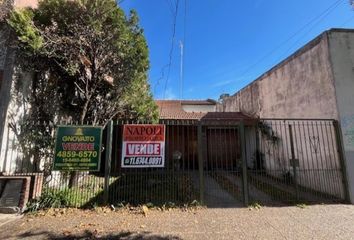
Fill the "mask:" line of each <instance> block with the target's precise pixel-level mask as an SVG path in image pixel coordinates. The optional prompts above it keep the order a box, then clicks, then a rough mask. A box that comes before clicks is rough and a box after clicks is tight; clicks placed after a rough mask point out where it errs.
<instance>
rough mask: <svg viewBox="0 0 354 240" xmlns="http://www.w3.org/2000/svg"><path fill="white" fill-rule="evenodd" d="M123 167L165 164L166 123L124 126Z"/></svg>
mask: <svg viewBox="0 0 354 240" xmlns="http://www.w3.org/2000/svg"><path fill="white" fill-rule="evenodd" d="M121 166H122V168H152V167H164V166H165V125H162V124H155V125H154V124H149V125H135V124H129V125H124V127H123V146H122V164H121Z"/></svg>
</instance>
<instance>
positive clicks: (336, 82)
mask: <svg viewBox="0 0 354 240" xmlns="http://www.w3.org/2000/svg"><path fill="white" fill-rule="evenodd" d="M353 93H354V30H353V29H331V30H329V31H326V32H324V33H322V34H321V35H320V36H318V37H317V38H315V39H314V40H312V41H311V42H310V43H308V44H307V45H306V46H304V47H303V48H301V49H300V50H298V51H297V52H295V53H294V54H293V55H291V56H290V57H288V58H287V59H285V60H284V61H282V62H281V63H279V64H278V65H276V66H275V67H273V68H272V69H271V70H269V71H268V72H266V73H264V74H263V75H261V76H260V77H259V78H258V79H256V80H255V81H253V82H252V83H251V84H249V85H248V86H246V87H245V88H243V89H241V90H240V91H238V92H237V93H235V94H234V95H233V96H227V95H224V96H223V98H222V99H221V103H220V104H219V105H218V106H217V110H218V111H221V112H223V111H227V112H230V111H235V112H243V113H247V114H249V115H252V116H254V117H259V118H284V119H289V118H303V119H310V118H313V119H321V118H324V119H335V120H338V121H339V123H340V127H341V133H342V136H343V143H344V144H343V145H344V152H345V163H346V169H347V176H348V182H349V192H350V199H351V202H352V203H354V94H353Z"/></svg>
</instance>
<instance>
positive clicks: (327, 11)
mask: <svg viewBox="0 0 354 240" xmlns="http://www.w3.org/2000/svg"><path fill="white" fill-rule="evenodd" d="M342 1H343V0H338V1H337V2H335V3H334V4H333V5H331V6H330V7H329V8H328V9H326V11H325V12H323V13H322V14H320V15H319V18H318V21H317V22H316V23H315V24H314V25H312V26H311V27H310V29H309V30H308V31H306V32H305V33H304V34H303V35H301V37H300V38H299V39H298V40H296V41H295V43H293V44H292V45H291V46H290V47H289V48H288V50H286V52H285V55H288V53H289V51H290V50H291V49H292V48H293V47H294V46H296V45H297V44H298V43H299V42H300V40H301V39H303V38H304V37H305V36H306V35H307V34H309V33H310V32H311V31H312V30H313V29H314V28H315V27H316V26H317V25H318V24H319V23H320V22H322V21H323V20H324V19H325V18H326V17H327V16H328V15H329V14H330V13H332V12H333V11H334V10H335V9H336V8H337V7H338V6H339V5H340V4H341V3H342Z"/></svg>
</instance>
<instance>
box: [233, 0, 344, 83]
mask: <svg viewBox="0 0 354 240" xmlns="http://www.w3.org/2000/svg"><path fill="white" fill-rule="evenodd" d="M342 1H343V0H337V1H336V2H335V3H333V4H332V5H330V6H329V7H328V8H326V10H324V11H323V12H322V13H321V14H319V15H318V16H316V17H314V18H313V19H311V20H310V21H309V22H308V23H306V24H305V25H303V26H302V27H301V28H300V29H299V30H297V31H296V32H295V33H294V34H292V35H291V36H290V37H289V38H288V39H286V40H285V41H283V42H282V43H280V44H279V45H278V46H277V47H275V48H274V49H272V50H271V51H269V52H268V53H266V54H265V55H263V56H262V57H261V58H260V59H259V60H257V61H256V62H255V63H253V64H251V65H250V66H249V67H248V68H246V70H245V71H243V72H242V73H241V75H240V76H239V78H242V77H244V76H245V75H246V74H247V73H249V71H250V70H252V69H253V68H254V67H256V66H257V65H258V64H260V63H261V62H263V61H264V60H265V59H267V58H268V57H269V56H271V55H272V54H273V53H275V52H276V51H277V50H279V49H280V48H281V47H283V46H284V45H285V44H287V43H288V42H289V41H291V40H292V39H293V38H294V37H296V36H297V35H298V34H300V33H301V32H302V31H303V30H305V29H306V28H307V27H308V26H309V25H311V24H312V23H313V22H315V21H317V20H318V19H319V18H321V17H322V16H323V15H324V14H326V13H327V12H328V11H329V10H331V9H332V8H333V7H335V8H336V7H337V4H338V3H339V2H342Z"/></svg>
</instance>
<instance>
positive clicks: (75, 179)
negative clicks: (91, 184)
mask: <svg viewBox="0 0 354 240" xmlns="http://www.w3.org/2000/svg"><path fill="white" fill-rule="evenodd" d="M89 102H90V100H89V99H87V100H86V102H85V104H84V108H83V109H82V112H81V115H80V124H81V125H84V122H85V118H86V114H87V108H88V105H89ZM78 185H79V172H78V171H72V172H71V173H70V179H69V188H73V187H77V186H78Z"/></svg>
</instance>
